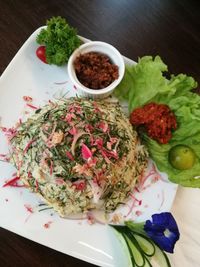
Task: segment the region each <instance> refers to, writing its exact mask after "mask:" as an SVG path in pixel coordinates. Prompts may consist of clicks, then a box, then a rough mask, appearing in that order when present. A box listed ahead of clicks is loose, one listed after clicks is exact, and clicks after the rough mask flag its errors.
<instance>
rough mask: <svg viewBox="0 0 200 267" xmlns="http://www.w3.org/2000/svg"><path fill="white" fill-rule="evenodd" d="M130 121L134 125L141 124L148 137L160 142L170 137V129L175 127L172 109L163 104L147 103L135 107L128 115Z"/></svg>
mask: <svg viewBox="0 0 200 267" xmlns="http://www.w3.org/2000/svg"><path fill="white" fill-rule="evenodd" d="M130 122H131V123H132V124H133V125H135V126H136V127H140V126H143V127H144V129H145V130H146V132H147V134H148V136H149V137H151V138H152V139H154V140H156V141H158V142H159V143H161V144H166V143H168V142H169V140H170V139H171V138H172V130H175V129H176V128H177V122H176V117H175V115H174V113H173V111H172V110H171V109H170V108H169V107H168V106H167V105H164V104H156V103H149V104H146V105H144V106H143V107H141V108H136V109H135V110H133V112H132V113H131V115H130Z"/></svg>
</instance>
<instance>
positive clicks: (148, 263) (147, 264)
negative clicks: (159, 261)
mask: <svg viewBox="0 0 200 267" xmlns="http://www.w3.org/2000/svg"><path fill="white" fill-rule="evenodd" d="M144 267H153V265H151V263H150V261H149V260H148V259H147V258H145V264H144ZM160 267H162V266H160Z"/></svg>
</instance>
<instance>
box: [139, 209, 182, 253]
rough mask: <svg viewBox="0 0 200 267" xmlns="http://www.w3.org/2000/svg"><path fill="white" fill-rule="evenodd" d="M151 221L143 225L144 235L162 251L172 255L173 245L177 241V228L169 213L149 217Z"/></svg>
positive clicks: (178, 234)
mask: <svg viewBox="0 0 200 267" xmlns="http://www.w3.org/2000/svg"><path fill="white" fill-rule="evenodd" d="M151 217H152V221H150V220H147V221H146V223H145V224H144V230H145V232H146V234H147V235H148V236H149V237H150V238H151V239H152V240H153V241H154V242H155V243H156V244H157V245H158V246H159V247H160V248H161V249H163V250H164V251H166V252H169V253H173V250H174V245H175V243H176V241H177V240H178V239H179V236H180V233H179V230H178V226H177V224H176V221H175V219H174V217H173V216H172V214H171V213H170V212H163V213H160V214H154V215H152V216H151Z"/></svg>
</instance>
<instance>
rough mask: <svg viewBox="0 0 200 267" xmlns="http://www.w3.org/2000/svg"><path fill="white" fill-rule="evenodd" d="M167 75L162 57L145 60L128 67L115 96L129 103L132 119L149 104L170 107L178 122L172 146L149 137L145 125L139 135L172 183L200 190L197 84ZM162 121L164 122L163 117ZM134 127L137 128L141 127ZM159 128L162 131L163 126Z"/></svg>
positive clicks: (170, 143) (199, 129)
mask: <svg viewBox="0 0 200 267" xmlns="http://www.w3.org/2000/svg"><path fill="white" fill-rule="evenodd" d="M166 71H167V66H166V64H164V62H163V61H162V59H161V58H160V57H159V56H156V57H155V58H153V57H151V56H145V57H143V58H141V59H139V62H138V64H137V65H135V66H126V73H125V77H124V79H123V81H122V82H121V84H120V85H119V86H118V88H117V89H116V91H115V94H116V96H117V97H118V98H120V99H122V100H126V101H128V105H129V112H130V113H132V112H133V114H132V119H133V117H134V111H135V110H136V109H137V108H142V107H143V109H144V107H145V105H148V104H152V103H154V104H156V105H166V106H167V107H168V108H169V109H170V112H171V114H172V113H173V116H175V118H176V121H175V122H174V123H173V127H171V138H168V139H169V140H168V142H165V143H162V142H159V141H158V139H157V140H155V138H154V139H153V138H152V136H151V135H148V134H147V132H148V129H144V128H145V122H144V123H142V125H141V126H143V127H140V128H138V131H139V132H140V136H141V137H142V139H143V142H144V144H145V145H146V146H147V148H148V151H149V153H150V157H151V158H152V159H153V160H154V161H155V163H156V165H157V167H158V169H159V170H160V171H162V172H165V173H167V174H168V176H169V179H170V180H171V181H172V182H174V183H177V184H180V185H183V186H188V187H200V179H199V178H200V96H199V95H198V94H196V93H194V92H193V91H192V89H194V88H196V87H197V82H196V81H195V80H194V79H193V78H192V77H190V76H187V75H185V74H179V75H176V76H175V75H171V78H170V79H167V78H166V77H165V75H164V73H165V72H166ZM146 110H148V109H146ZM154 112H155V111H154ZM157 118H158V116H157ZM161 119H162V120H164V117H163V115H162V116H161ZM156 121H157V120H153V121H152V123H156ZM165 121H166V119H165ZM146 123H147V122H146ZM134 126H135V127H136V128H137V124H135V125H134ZM157 128H159V129H162V127H161V123H159V125H157ZM162 130H163V129H162ZM164 130H166V129H164ZM164 132H165V131H164ZM164 136H165V135H164ZM165 137H166V136H165Z"/></svg>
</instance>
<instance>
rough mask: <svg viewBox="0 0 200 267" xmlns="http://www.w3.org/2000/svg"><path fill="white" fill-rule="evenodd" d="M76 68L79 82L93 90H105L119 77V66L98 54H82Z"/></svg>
mask: <svg viewBox="0 0 200 267" xmlns="http://www.w3.org/2000/svg"><path fill="white" fill-rule="evenodd" d="M74 68H75V72H76V76H77V78H78V80H79V82H80V83H82V84H83V85H84V86H85V87H87V88H91V89H96V90H97V89H103V88H105V87H107V86H109V85H110V84H111V83H112V82H113V81H114V80H116V79H118V77H119V69H118V66H117V65H115V64H113V63H112V62H111V60H110V58H109V57H108V56H107V55H105V54H102V53H98V52H89V53H85V54H81V55H80V56H78V57H77V58H76V59H75V61H74Z"/></svg>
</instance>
